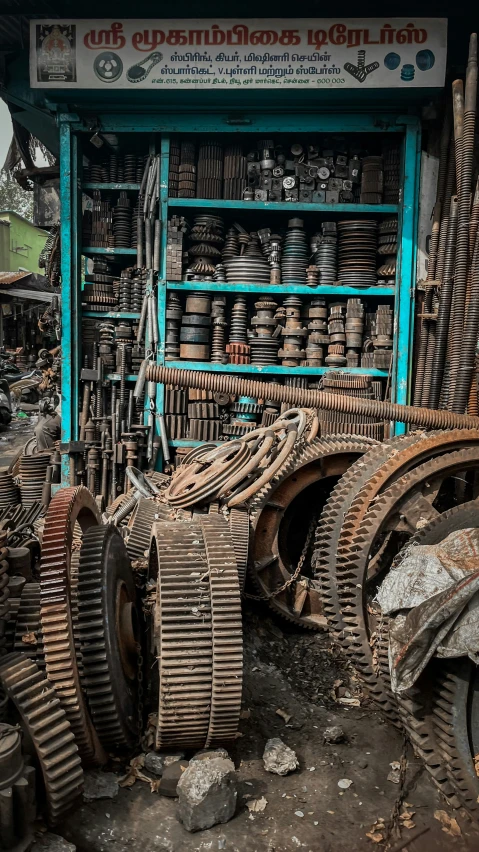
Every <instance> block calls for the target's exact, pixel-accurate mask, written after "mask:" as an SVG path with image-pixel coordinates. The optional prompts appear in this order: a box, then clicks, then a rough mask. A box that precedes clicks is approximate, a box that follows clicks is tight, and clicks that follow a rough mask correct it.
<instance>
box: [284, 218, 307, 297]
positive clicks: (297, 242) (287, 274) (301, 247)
mask: <svg viewBox="0 0 479 852" xmlns="http://www.w3.org/2000/svg"><path fill="white" fill-rule="evenodd" d="M308 265H309V246H308V240H307V237H306V233H305V231H304V222H303V220H302V219H298V218H294V219H290V220H289V222H288V230H287V232H286V236H285V238H284V241H283V245H282V251H281V281H282V283H283V284H284V285H285V286H289V285H293V284H299V285H304V284H306V268H307V267H308Z"/></svg>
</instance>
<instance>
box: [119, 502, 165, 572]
mask: <svg viewBox="0 0 479 852" xmlns="http://www.w3.org/2000/svg"><path fill="white" fill-rule="evenodd" d="M171 513H172V509H171V508H170V507H168V506H167V504H166V503H157V502H156V500H151V499H150V498H148V497H140V499H139V500H138V505H137V507H136V509H135V512H134V514H133V516H132V517H131V518H130V521H129V523H128V529H129V534H128V539H127V542H126V549H127V551H128V555H129V557H130V559H145V558H146V556H147V553H148V547H149V543H150V537H151V529H152V527H153V524H154V523H156V522H157V521H160V520H161V521H163V520H165V521H166V520H168V519H169V515H171Z"/></svg>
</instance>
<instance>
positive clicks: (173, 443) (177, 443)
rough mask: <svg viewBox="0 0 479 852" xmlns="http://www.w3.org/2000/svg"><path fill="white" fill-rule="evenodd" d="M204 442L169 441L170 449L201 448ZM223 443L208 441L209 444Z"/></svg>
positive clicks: (178, 439)
mask: <svg viewBox="0 0 479 852" xmlns="http://www.w3.org/2000/svg"><path fill="white" fill-rule="evenodd" d="M204 443H205V442H204V441H190V439H189V438H177V439H176V440H175V441H168V446H169V447H191V448H192V449H193V447H201V446H202V445H203V444H204ZM222 443H223V441H208V444H222Z"/></svg>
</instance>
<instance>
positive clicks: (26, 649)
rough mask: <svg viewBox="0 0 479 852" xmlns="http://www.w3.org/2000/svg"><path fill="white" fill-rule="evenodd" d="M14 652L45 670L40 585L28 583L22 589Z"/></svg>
mask: <svg viewBox="0 0 479 852" xmlns="http://www.w3.org/2000/svg"><path fill="white" fill-rule="evenodd" d="M13 647H14V650H15V651H17V652H18V653H19V654H26V656H27V657H29V658H30V659H31V660H33V661H34V662H35V663H36V664H37V666H38V667H39V668H40V669H44V668H45V657H44V654H43V638H42V624H41V614H40V583H26V584H25V585H24V587H23V589H22V595H21V598H20V606H19V608H18V612H17V617H16V622H15V638H14V645H13Z"/></svg>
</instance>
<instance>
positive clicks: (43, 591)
mask: <svg viewBox="0 0 479 852" xmlns="http://www.w3.org/2000/svg"><path fill="white" fill-rule="evenodd" d="M76 523H78V524H79V527H80V529H81V531H82V533H83V534H84V533H85V532H86V531H87V530H88V529H89V528H90V527H97V526H98V525H99V523H100V513H99V510H98V507H97V505H96V502H95V499H94V497H93V495H92V494H91V493H90V491H88V489H87V488H84V487H83V486H82V485H80V486H77V487H75V488H63V489H61V490H60V491H57V493H56V494H55V496H54V497H53V499H52V501H51V503H50V505H49V507H48V512H47V514H46V517H45V529H44V533H43V545H42V557H41V562H40V602H41V616H42V633H43V646H44V653H45V663H46V673H47V677H48V679H49V680H50V681H51V683H52V684H53V687H54V689H55V692H56V694H57V696H58V698H59V700H60V703H61V706H62V708H63V709H64V711H65V713H66V716H67V719H68V721H69V722H70V724H71V727H72V731H73V734H74V736H75V741H76V743H77V745H78V750H79V752H80V756H81V758H82V760H83V761H84V762H85V763H93V764H95V763H101V762H103V761H104V760H105V755H104V753H103V749H102V748H101V746H100V743H99V740H98V737H97V735H96V733H95V730H94V728H93V725H92V724H91V720H90V718H89V716H88V712H87V709H86V705H85V700H84V696H83V694H82V690H81V684H80V675H79V671H78V663H77V657H76V653H75V637H74V629H73V619H72V595H71V589H70V582H71V562H72V544H73V538H74V532H75V524H76Z"/></svg>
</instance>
